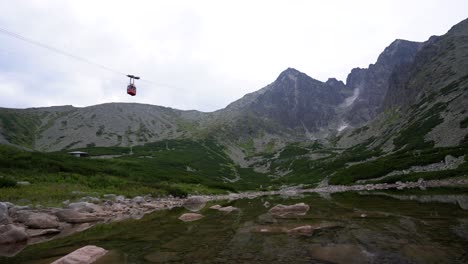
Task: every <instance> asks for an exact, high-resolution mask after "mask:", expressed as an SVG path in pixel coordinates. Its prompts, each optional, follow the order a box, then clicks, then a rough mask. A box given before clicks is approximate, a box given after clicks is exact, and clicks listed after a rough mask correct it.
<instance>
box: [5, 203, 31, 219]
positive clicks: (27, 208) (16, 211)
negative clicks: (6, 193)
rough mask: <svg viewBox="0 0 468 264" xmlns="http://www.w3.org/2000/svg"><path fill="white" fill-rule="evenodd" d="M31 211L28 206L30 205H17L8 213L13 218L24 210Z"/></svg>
mask: <svg viewBox="0 0 468 264" xmlns="http://www.w3.org/2000/svg"><path fill="white" fill-rule="evenodd" d="M30 209H31V206H28V205H24V206H20V205H15V206H13V207H11V208H10V209H9V210H8V212H9V213H10V216H11V217H16V216H17V213H18V212H20V211H23V210H30Z"/></svg>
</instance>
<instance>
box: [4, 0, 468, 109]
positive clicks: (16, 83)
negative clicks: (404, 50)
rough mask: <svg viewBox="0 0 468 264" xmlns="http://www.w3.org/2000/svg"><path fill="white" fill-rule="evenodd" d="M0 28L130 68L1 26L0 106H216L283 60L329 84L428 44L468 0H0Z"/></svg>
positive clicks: (463, 14)
mask: <svg viewBox="0 0 468 264" xmlns="http://www.w3.org/2000/svg"><path fill="white" fill-rule="evenodd" d="M0 10H2V11H1V14H0V28H3V29H7V30H9V31H12V32H15V33H18V34H21V35H23V36H25V37H28V38H31V39H34V40H37V41H39V42H41V43H45V44H47V45H50V46H53V47H56V48H58V49H61V50H64V51H67V52H69V53H72V54H74V55H76V56H79V57H83V58H86V59H88V60H90V61H93V62H96V63H99V64H101V65H104V66H106V67H109V68H111V69H113V70H116V71H118V72H123V73H129V74H137V75H140V76H141V77H142V78H144V79H146V80H149V81H151V83H150V82H142V81H140V82H137V87H138V95H137V96H135V97H130V96H128V95H127V94H126V90H125V89H126V85H127V82H128V80H127V78H126V77H124V76H122V75H118V74H116V73H113V72H110V71H106V70H103V69H102V68H99V67H95V66H92V65H89V64H86V63H83V62H80V61H76V60H73V59H71V58H69V57H66V56H62V55H59V54H55V53H53V52H50V51H48V50H45V49H41V48H39V47H36V46H33V45H31V44H29V43H25V42H22V41H19V40H17V39H14V38H11V37H7V36H5V35H3V34H0V107H15V108H16V107H20V108H24V107H37V106H51V105H69V104H71V105H74V106H88V105H93V104H99V103H106V102H137V103H148V104H156V105H162V106H168V107H173V108H178V109H187V110H188V109H196V110H201V111H213V110H217V109H220V108H223V107H225V106H226V105H227V104H229V103H230V102H232V101H234V100H237V99H239V98H240V97H242V96H243V95H245V94H246V93H249V92H253V91H256V90H258V89H260V88H262V87H264V86H266V85H267V84H269V83H271V82H273V81H274V80H275V79H276V77H277V76H278V75H279V74H280V73H281V71H283V70H285V69H286V68H288V67H293V68H296V69H298V70H299V71H302V72H305V73H306V74H308V75H309V76H311V77H313V78H315V79H318V80H321V81H326V80H327V79H328V78H329V77H336V78H338V79H341V80H343V81H345V80H346V76H347V74H348V73H349V72H350V70H351V69H352V68H354V67H361V68H365V67H368V65H369V64H370V63H374V62H375V61H376V59H377V56H378V55H379V54H380V53H381V52H382V51H383V49H384V48H385V47H386V46H388V45H389V44H390V43H391V42H392V41H393V40H395V39H397V38H400V39H408V40H414V41H424V40H426V39H428V38H429V37H430V36H431V35H441V34H444V33H445V32H446V31H447V30H449V29H450V27H451V26H453V25H454V24H456V23H458V22H460V21H461V20H463V19H465V18H467V17H468V12H467V10H468V1H466V0H438V1H436V0H421V1H419V0H412V1H409V0H388V1H378V0H369V1H347V0H343V1H338V0H335V1H296V0H288V1H272V0H270V1H254V0H251V1H241V0H235V1H234V0H233V1H219V0H213V1H149V0H148V1H116V0H109V1H104V0H100V1H95V0H74V1H71V0H69V1H65V0H17V1H12V0H0Z"/></svg>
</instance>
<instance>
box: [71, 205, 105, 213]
mask: <svg viewBox="0 0 468 264" xmlns="http://www.w3.org/2000/svg"><path fill="white" fill-rule="evenodd" d="M68 208H69V209H72V210H75V211H77V212H82V213H94V212H99V211H101V208H100V207H99V206H98V205H95V204H93V203H88V202H76V203H71V204H69V205H68Z"/></svg>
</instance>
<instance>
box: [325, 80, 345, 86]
mask: <svg viewBox="0 0 468 264" xmlns="http://www.w3.org/2000/svg"><path fill="white" fill-rule="evenodd" d="M325 83H326V84H327V85H329V86H332V87H335V88H344V87H345V86H346V85H345V84H344V83H343V81H340V80H337V79H336V78H328V80H327V81H326V82H325Z"/></svg>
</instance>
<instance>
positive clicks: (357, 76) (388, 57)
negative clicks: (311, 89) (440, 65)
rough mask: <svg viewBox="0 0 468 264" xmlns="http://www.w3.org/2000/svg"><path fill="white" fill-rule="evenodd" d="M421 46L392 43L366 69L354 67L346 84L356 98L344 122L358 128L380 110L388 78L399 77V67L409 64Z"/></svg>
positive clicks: (401, 41) (397, 41)
mask: <svg viewBox="0 0 468 264" xmlns="http://www.w3.org/2000/svg"><path fill="white" fill-rule="evenodd" d="M422 46H423V43H419V42H411V41H406V40H395V41H394V42H393V43H392V44H390V46H388V47H387V48H386V49H385V50H384V51H383V52H382V54H380V56H379V58H378V59H377V62H376V63H375V64H371V65H369V68H368V69H361V68H355V69H353V70H352V71H351V73H350V74H349V75H348V78H347V80H346V85H347V86H348V87H350V88H351V89H355V93H356V98H355V100H354V102H352V104H350V106H349V109H348V111H347V113H346V114H345V117H344V118H345V120H346V122H347V123H350V124H351V125H354V126H358V125H360V124H362V123H364V122H367V121H369V120H371V119H373V118H374V117H375V116H376V115H378V114H379V113H380V112H381V111H382V104H383V101H384V98H385V95H386V94H387V91H388V87H389V80H390V76H392V74H396V75H399V73H400V72H401V67H402V65H407V64H410V63H412V62H413V60H414V58H415V56H416V54H417V52H418V51H419V50H420V49H421V47H422Z"/></svg>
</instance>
